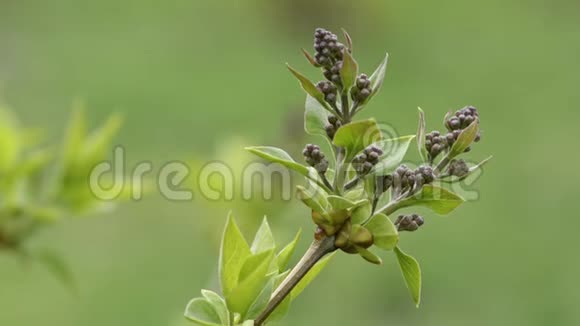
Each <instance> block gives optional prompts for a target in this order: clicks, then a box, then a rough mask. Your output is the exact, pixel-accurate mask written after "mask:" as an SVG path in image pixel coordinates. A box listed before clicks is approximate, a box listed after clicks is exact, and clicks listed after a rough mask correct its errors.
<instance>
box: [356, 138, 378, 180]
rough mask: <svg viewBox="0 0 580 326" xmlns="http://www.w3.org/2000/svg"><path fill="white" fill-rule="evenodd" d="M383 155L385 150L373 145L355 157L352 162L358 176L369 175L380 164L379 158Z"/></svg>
mask: <svg viewBox="0 0 580 326" xmlns="http://www.w3.org/2000/svg"><path fill="white" fill-rule="evenodd" d="M381 155H383V150H382V149H380V148H379V147H377V146H374V145H371V146H369V147H367V148H365V150H364V151H363V152H362V153H360V154H358V155H357V156H355V157H354V159H353V160H352V163H353V166H354V169H355V171H356V173H357V174H358V175H367V174H368V173H369V172H371V170H372V168H373V167H374V166H375V165H377V164H378V163H379V158H380V157H381Z"/></svg>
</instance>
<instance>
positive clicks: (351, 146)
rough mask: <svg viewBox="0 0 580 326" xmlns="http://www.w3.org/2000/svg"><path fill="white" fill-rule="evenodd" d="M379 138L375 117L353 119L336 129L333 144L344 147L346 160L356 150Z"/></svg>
mask: <svg viewBox="0 0 580 326" xmlns="http://www.w3.org/2000/svg"><path fill="white" fill-rule="evenodd" d="M380 139H381V130H380V129H379V126H378V125H377V122H376V121H375V119H368V120H361V121H355V122H353V123H349V124H347V125H344V126H342V127H340V128H338V130H337V131H336V134H335V135H334V144H335V145H336V146H340V147H344V148H345V149H346V153H347V155H346V157H347V161H350V160H351V159H352V158H353V157H354V156H355V155H356V154H357V153H358V152H360V151H362V150H363V149H365V148H366V147H367V146H369V145H370V144H372V143H375V142H377V141H378V140H380Z"/></svg>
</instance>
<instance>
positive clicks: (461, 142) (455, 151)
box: [448, 119, 479, 158]
mask: <svg viewBox="0 0 580 326" xmlns="http://www.w3.org/2000/svg"><path fill="white" fill-rule="evenodd" d="M478 132H479V120H477V119H476V120H475V121H473V122H472V123H471V124H470V125H469V126H468V127H467V128H465V129H463V131H462V132H461V133H460V134H459V137H458V138H457V141H455V143H453V146H452V147H451V150H450V151H449V155H448V157H449V158H454V157H456V156H458V155H460V154H463V152H465V150H466V149H467V147H469V146H471V144H473V141H474V140H475V138H477V133H478Z"/></svg>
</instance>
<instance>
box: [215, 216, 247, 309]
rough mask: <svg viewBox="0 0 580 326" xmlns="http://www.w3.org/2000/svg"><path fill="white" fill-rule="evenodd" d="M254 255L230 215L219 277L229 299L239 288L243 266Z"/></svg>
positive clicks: (223, 242)
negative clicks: (239, 278)
mask: <svg viewBox="0 0 580 326" xmlns="http://www.w3.org/2000/svg"><path fill="white" fill-rule="evenodd" d="M251 255H252V252H251V251H250V247H249V246H248V243H247V242H246V240H245V239H244V236H243V235H242V233H241V232H240V229H239V228H238V226H237V225H236V222H235V220H234V218H233V216H232V214H231V213H230V215H229V216H228V221H227V224H226V228H225V230H224V235H223V238H222V244H221V249H220V259H219V262H220V263H219V276H220V283H221V288H222V293H223V294H224V296H225V297H226V298H227V297H228V296H229V295H230V294H231V293H232V291H233V290H234V289H235V288H236V287H237V286H238V277H239V274H240V271H241V270H242V266H244V263H245V261H246V259H247V258H248V257H250V256H251Z"/></svg>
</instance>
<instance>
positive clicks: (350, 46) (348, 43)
mask: <svg viewBox="0 0 580 326" xmlns="http://www.w3.org/2000/svg"><path fill="white" fill-rule="evenodd" d="M342 34H343V35H344V39H345V41H346V47H347V48H348V50H349V52H350V53H352V38H351V37H350V35H349V34H348V32H347V31H346V30H345V29H344V28H342Z"/></svg>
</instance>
